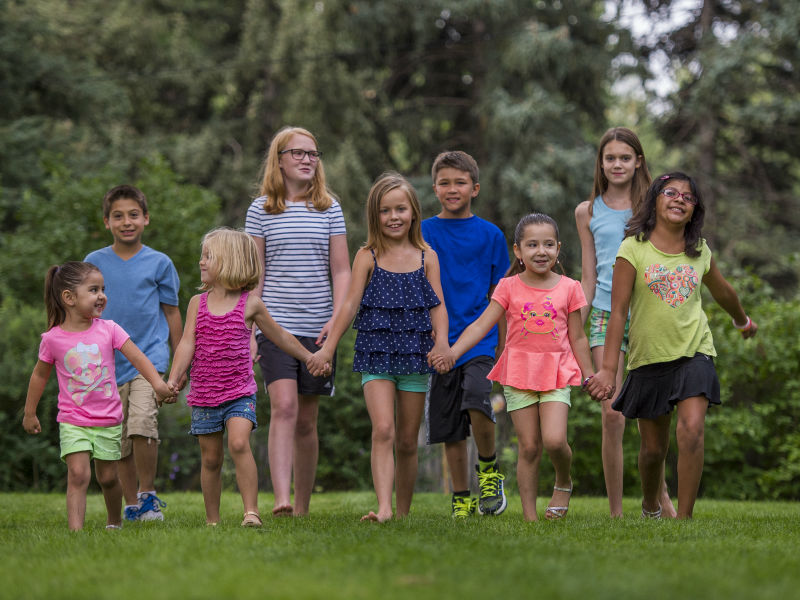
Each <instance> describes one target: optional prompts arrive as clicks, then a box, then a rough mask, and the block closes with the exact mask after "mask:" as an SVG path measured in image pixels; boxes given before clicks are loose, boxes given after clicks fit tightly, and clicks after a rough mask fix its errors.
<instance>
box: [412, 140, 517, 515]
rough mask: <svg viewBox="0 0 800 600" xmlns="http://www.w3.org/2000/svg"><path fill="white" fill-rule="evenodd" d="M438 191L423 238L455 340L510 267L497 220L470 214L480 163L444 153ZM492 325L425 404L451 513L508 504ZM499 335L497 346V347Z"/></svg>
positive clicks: (436, 383)
mask: <svg viewBox="0 0 800 600" xmlns="http://www.w3.org/2000/svg"><path fill="white" fill-rule="evenodd" d="M432 175H433V191H434V192H435V193H436V197H437V198H438V199H439V202H440V203H441V205H442V210H441V212H440V213H439V214H438V215H437V216H435V217H431V218H430V219H425V220H424V221H423V222H422V235H423V237H424V238H425V241H426V242H428V244H430V245H431V247H432V248H433V249H434V250H435V251H436V253H437V254H438V255H439V264H440V268H441V280H442V289H443V291H444V300H445V305H446V306H447V316H448V318H449V325H450V327H449V341H450V343H451V344H453V343H454V342H455V341H456V340H457V339H458V336H460V335H461V333H462V332H463V331H464V329H466V328H467V326H468V325H470V323H472V322H473V321H474V320H475V319H477V318H478V317H479V316H480V315H481V313H483V311H484V309H485V308H486V307H487V306H488V304H489V299H490V298H491V294H492V291H493V290H494V286H495V285H496V284H497V282H498V281H500V278H502V277H503V276H504V275H505V273H506V271H507V270H508V267H509V261H508V247H507V246H506V241H505V238H504V236H503V233H502V232H501V231H500V229H498V228H497V227H496V226H495V225H493V224H492V223H489V222H488V221H485V220H483V219H481V218H480V217H477V216H476V215H474V214H472V200H473V199H474V198H475V197H477V195H478V192H479V190H480V184H479V183H478V165H477V163H476V162H475V160H474V159H473V158H472V157H471V156H470V155H469V154H467V153H465V152H460V151H456V152H443V153H442V154H440V155H439V156H437V157H436V160H435V161H434V163H433V168H432ZM501 327H502V328H503V329H502V331H500V332H499V333H498V327H497V326H495V327H494V328H492V330H491V331H490V332H489V333H488V334H487V335H486V337H485V338H483V340H481V341H480V342H479V343H478V344H476V345H475V347H474V348H472V350H470V351H468V352H466V353H465V354H464V355H463V356H462V357H461V358H460V359H459V360H458V362H457V363H456V364H455V367H454V368H453V369H452V370H451V371H450V372H448V373H444V374H438V373H434V374H433V375H431V381H430V390H429V392H428V402H427V406H426V411H425V412H426V420H427V424H428V443H429V444H435V443H439V442H444V445H445V456H446V457H447V464H448V466H449V467H450V476H451V478H452V483H453V498H452V511H453V516H454V517H466V516H469V515H471V514H472V513H473V512H474V511H475V507H476V504H477V509H478V512H479V513H480V514H482V515H499V514H500V513H502V512H503V511H504V510H505V509H506V504H507V502H506V495H505V492H504V489H503V475H502V474H501V473H500V470H499V469H498V467H497V460H496V458H497V457H496V449H495V416H494V411H493V410H492V403H491V399H490V396H491V391H492V382H491V381H489V380H488V379H486V375H487V373H489V371H490V370H491V368H492V366H493V364H494V359H495V353H496V352H497V351H499V350H500V349H502V341H500V340H504V339H505V324H504V323H503V324H501ZM498 341H500V347H499V348H498ZM470 425H471V426H472V435H473V437H474V439H475V445H476V446H477V448H478V462H479V464H478V465H476V471H477V473H478V484H479V488H480V496H479V498H478V499H477V502H476V501H474V500H473V499H472V498H471V497H470V492H469V488H470V474H469V471H470V470H469V464H468V459H467V437H468V436H469V434H470Z"/></svg>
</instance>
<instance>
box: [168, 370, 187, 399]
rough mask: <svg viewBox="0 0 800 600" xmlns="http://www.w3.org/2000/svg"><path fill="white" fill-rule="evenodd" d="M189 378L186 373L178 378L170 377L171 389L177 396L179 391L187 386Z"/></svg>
mask: <svg viewBox="0 0 800 600" xmlns="http://www.w3.org/2000/svg"><path fill="white" fill-rule="evenodd" d="M188 380H189V378H188V377H186V373H184V374H182V375H181V376H180V377H178V378H177V379H170V380H169V382H168V385H170V389H171V390H172V391H173V393H174V394H175V395H176V396H177V394H178V392H180V391H181V390H182V389H183V388H185V387H186V382H187V381H188Z"/></svg>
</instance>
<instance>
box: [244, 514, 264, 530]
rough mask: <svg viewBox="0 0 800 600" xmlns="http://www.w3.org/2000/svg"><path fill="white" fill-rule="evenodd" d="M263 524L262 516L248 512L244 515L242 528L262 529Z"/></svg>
mask: <svg viewBox="0 0 800 600" xmlns="http://www.w3.org/2000/svg"><path fill="white" fill-rule="evenodd" d="M262 525H263V523H262V522H261V515H259V514H258V513H257V512H254V511H252V510H248V511H247V512H246V513H244V519H243V520H242V527H261V526H262Z"/></svg>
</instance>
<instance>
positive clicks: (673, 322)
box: [617, 237, 717, 369]
mask: <svg viewBox="0 0 800 600" xmlns="http://www.w3.org/2000/svg"><path fill="white" fill-rule="evenodd" d="M701 245H702V247H701V251H700V256H698V257H696V258H690V257H688V256H687V255H686V254H685V253H684V252H681V253H680V254H667V253H665V252H661V251H660V250H659V249H657V248H656V247H655V246H653V244H652V243H651V242H650V241H649V240H645V241H638V240H636V238H634V237H627V238H625V239H624V240H623V242H622V244H621V245H620V247H619V250H618V251H617V258H624V259H625V260H627V261H628V262H629V263H631V265H633V267H634V268H635V269H636V280H635V282H634V285H633V291H632V294H631V304H630V310H631V326H630V348H629V352H628V369H636V368H637V367H641V366H644V365H649V364H653V363H661V362H669V361H672V360H676V359H678V358H682V357H684V356H694V355H695V354H696V353H697V352H701V353H703V354H707V355H709V356H716V355H717V352H716V350H715V349H714V340H713V338H712V337H711V329H709V327H708V319H707V318H706V314H705V312H703V306H702V299H701V294H700V284H701V283H702V281H703V276H704V275H705V274H706V273H707V272H708V270H709V268H710V267H711V250H709V248H708V245H707V244H706V242H705V240H702V242H701Z"/></svg>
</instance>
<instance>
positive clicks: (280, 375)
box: [256, 333, 336, 396]
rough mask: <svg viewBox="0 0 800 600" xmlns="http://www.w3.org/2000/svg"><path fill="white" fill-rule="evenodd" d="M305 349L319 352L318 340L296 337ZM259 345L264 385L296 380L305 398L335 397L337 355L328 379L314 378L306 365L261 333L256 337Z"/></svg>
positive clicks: (299, 391)
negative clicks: (334, 383) (334, 384)
mask: <svg viewBox="0 0 800 600" xmlns="http://www.w3.org/2000/svg"><path fill="white" fill-rule="evenodd" d="M294 337H296V338H297V341H298V342H300V343H301V344H302V345H303V347H305V348H307V349H308V350H310V351H311V352H316V351H317V350H319V346H317V343H316V338H313V337H304V336H300V335H296V336H294ZM256 342H257V343H258V354H259V355H260V356H259V359H258V364H259V366H260V367H261V375H262V376H263V377H264V385H269V384H270V383H272V382H273V381H277V380H278V379H294V380H295V381H297V393H298V394H301V395H303V396H333V389H334V388H333V376H334V374H335V373H336V355H335V354H334V356H333V364H332V365H331V367H332V368H331V374H330V375H328V376H327V377H314V376H313V375H311V373H309V372H308V369H307V368H306V364H305V363H304V362H302V361H299V360H297V359H296V358H295V357H294V356H290V355H288V354H286V353H285V352H284V351H283V350H281V349H280V348H278V347H277V346H276V345H275V344H273V343H272V342H271V341H270V340H269V339H267V337H266V336H265V335H264V334H262V333H259V334H257V335H256Z"/></svg>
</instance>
